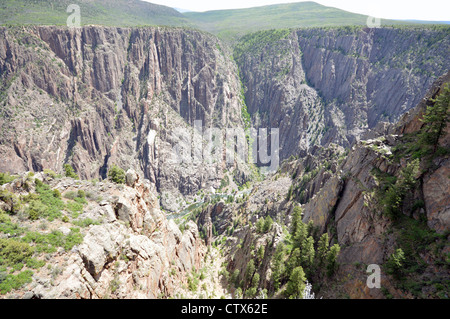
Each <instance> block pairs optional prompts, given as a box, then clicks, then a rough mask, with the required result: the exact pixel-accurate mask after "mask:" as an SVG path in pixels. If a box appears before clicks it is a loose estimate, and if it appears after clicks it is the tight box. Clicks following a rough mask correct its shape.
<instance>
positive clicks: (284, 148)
mask: <svg viewBox="0 0 450 319" xmlns="http://www.w3.org/2000/svg"><path fill="white" fill-rule="evenodd" d="M449 32H450V30H449V28H448V27H436V26H429V27H382V28H372V29H370V28H366V27H330V28H305V29H289V30H287V29H286V30H271V31H260V32H256V33H252V34H248V35H245V36H244V37H242V38H241V39H240V40H239V41H237V42H236V43H234V44H233V45H231V44H230V43H227V42H224V41H221V40H220V39H219V38H217V37H216V36H214V35H211V34H209V33H206V32H202V31H198V30H194V29H188V28H175V27H135V28H127V27H104V26H83V27H81V28H66V27H58V26H20V27H19V26H15V27H0V172H2V173H4V174H3V175H2V180H1V182H2V186H1V188H0V191H1V193H0V195H1V196H0V213H1V214H0V217H1V219H0V222H1V224H0V225H1V228H0V244H1V245H4V247H6V245H9V244H11V245H12V243H13V241H15V240H16V239H17V240H19V239H21V241H20V245H28V246H29V247H31V248H30V249H31V250H32V251H33V254H32V255H33V258H35V259H36V258H37V259H38V260H45V261H46V262H47V263H48V264H47V265H48V266H46V267H41V268H38V269H37V270H33V273H34V274H33V276H32V277H30V281H29V282H27V283H26V285H24V286H23V287H22V288H20V289H16V290H9V291H6V290H2V294H4V293H5V294H7V295H8V296H12V297H14V296H15V297H18V298H71V299H73V298H120V299H124V298H170V297H173V298H184V297H192V298H199V297H200V298H208V297H210V298H220V297H227V298H239V297H245V298H255V297H270V298H285V297H289V292H292V291H291V290H292V289H291V287H290V284H289V283H290V282H291V280H290V278H289V276H287V275H286V274H287V273H289V271H290V272H292V271H293V270H294V269H297V268H299V265H300V264H301V265H302V269H304V271H305V276H306V277H307V279H308V282H310V283H311V284H312V285H313V286H312V287H313V291H314V292H315V293H316V296H317V297H324V298H347V297H351V298H392V297H395V298H422V297H425V298H441V297H445V296H446V297H447V298H448V295H447V294H448V291H449V289H450V284H449V272H448V253H449V245H448V229H449V223H450V218H449V211H450V203H449V202H448V190H449V181H448V178H447V177H448V171H449V167H448V163H449V152H448V149H449V143H448V141H449V136H448V134H449V127H448V125H447V121H448V114H449V111H448V94H449V93H448V90H449V89H448V84H447V83H449V82H450V78H449V73H448V71H449V70H450V60H449V57H448V52H449V49H450V34H449ZM433 107H435V108H436V109H441V108H442V107H444V109H445V110H444V113H442V112H441V113H440V114H441V120H442V121H443V124H442V125H443V127H442V128H441V129H440V131H439V134H438V136H437V139H435V140H434V142H433V143H434V144H432V143H431V142H430V138H429V136H428V135H426V134H427V132H428V131H427V130H428V129H429V128H430V127H432V125H433V123H431V122H430V123H428V122H426V121H424V120H423V118H424V116H425V119H426V117H427V116H431V115H430V114H429V113H427V112H428V111H427V110H428V109H427V108H430V109H433ZM430 112H431V111H430ZM433 114H434V113H433ZM442 114H444V115H442ZM438 117H439V116H438ZM199 121H201V124H202V127H201V129H202V130H204V129H208V128H217V129H221V130H224V129H227V128H238V129H242V130H245V129H249V128H250V127H252V128H255V129H269V130H270V129H271V128H277V129H279V133H280V141H279V144H280V150H279V154H280V159H281V161H282V163H281V165H280V167H279V169H278V171H277V172H276V173H274V174H269V175H264V174H262V173H261V166H262V164H261V162H258V163H256V165H255V164H254V163H251V162H249V161H239V160H235V161H234V162H232V163H230V162H229V161H226V160H225V157H226V156H225V153H226V152H224V154H223V156H219V158H220V160H219V161H215V162H214V161H213V162H211V163H205V162H196V161H192V162H187V163H181V164H180V163H177V162H176V161H174V159H173V155H174V149H175V147H176V146H177V145H186V146H188V149H190V147H191V144H194V143H195V142H198V143H200V144H205V143H206V142H205V141H204V140H202V136H201V135H200V137H198V139H199V140H198V141H195V136H196V130H197V128H196V123H198V122H199ZM177 131H182V132H189V133H190V134H189V135H190V136H185V135H181V134H176V132H177ZM425 135H426V137H424V136H425ZM192 136H193V137H194V141H193V140H192V138H191V137H192ZM247 137H248V136H247ZM425 139H426V141H425ZM414 142H417V143H419V142H420V143H422V144H420V143H419V144H414ZM194 153H195V150H193V151H192V155H195V154H194ZM188 156H191V154H188ZM413 163H414V165H415V166H414V167H413V166H412V164H413ZM113 167H118V168H121V169H123V171H122V173H123V175H124V176H123V178H122V179H121V180H120V181H119V182H117V181H114V178H111V176H112V175H111V174H110V172H111V171H112V170H113ZM68 168H71V169H72V173H73V176H70V175H71V174H68V172H70V169H69V170H68ZM407 174H409V175H407ZM411 179H413V180H415V181H416V182H415V183H412V182H410V180H411ZM405 180H406V182H405ZM51 192H53V195H49V194H50V193H51ZM390 192H394V193H395V194H394V195H395V196H396V197H395V199H396V202H395V204H394V205H391V206H389V204H388V198H386V196H388V195H389V194H390ZM386 194H388V195H386ZM394 195H393V196H394ZM48 196H50V197H51V200H50V199H49V198H48ZM52 196H53V197H52ZM55 203H56V204H55ZM42 205H44V206H42ZM51 205H57V207H58V208H57V209H56V212H55V213H54V214H53V215H51V214H50V213H49V211H52V212H53V210H52V209H50V206H51ZM58 205H59V206H58ZM386 206H389V207H391V208H392V207H393V210H394V211H389V210H388V208H386ZM33 216H34V217H36V216H37V217H36V218H34V217H33ZM83 223H84V224H83ZM74 225H75V226H77V227H78V228H76V230H74V228H73V227H74ZM80 225H81V226H80ZM293 225H296V226H295V227H294V226H293ZM303 226H304V227H303ZM297 228H298V229H297ZM405 229H406V230H405ZM407 229H413V231H412V232H408V231H407ZM39 231H41V232H42V234H41V235H39V236H44V237H45V239H44V237H39V236H38V235H37V233H39ZM77 232H81V233H80V236H81V237H80V238H81V239H80V240H79V241H77V243H76V245H74V246H72V247H65V246H64V244H62V245H59V246H58V245H56V244H52V243H50V237H51V236H62V237H61V238H65V239H64V240H69V239H68V238H71V239H72V238H73V236H75V235H74V234H75V233H77ZM302 232H304V234H303V236H304V237H305V238H301V234H302ZM31 233H32V234H31ZM52 234H53V235H52ZM55 234H56V235H55ZM325 235H326V236H325ZM33 236H34V237H33ZM46 236H47V237H46ZM71 236H72V237H71ZM75 237H76V236H75ZM52 238H53V237H52ZM76 238H78V237H76ZM47 241H48V242H47ZM43 243H44V244H48V247H46V248H44V247H43V246H42V245H43ZM412 243H417V245H418V247H417V251H414V247H411V244H412ZM321 244H323V246H321ZM28 246H27V247H28ZM297 246H298V247H297ZM2 247H3V246H2ZM49 247H50V248H54V249H49ZM307 247H309V248H310V254H309V255H308V256H309V257H308V256H306V257H305V256H303V252H304V251H306V250H307ZM320 247H322V248H323V251H321V250H320ZM324 247H325V248H324ZM296 248H297V250H298V253H299V254H300V255H299V256H297V257H298V262H296V260H294V259H295V258H293V257H292V256H294V257H295V256H296V255H295V254H296ZM396 249H400V250H402V252H403V253H404V254H405V255H406V256H405V257H404V258H403V263H404V265H406V266H405V268H406V271H405V272H403V273H402V274H399V273H398V272H397V271H398V269H396V268H395V267H394V266H389V265H390V261H391V260H392V258H391V257H392V256H396V255H395V254H396ZM31 250H30V251H31ZM320 251H321V252H320ZM30 256H31V255H30ZM30 256H27V257H23V260H21V262H23V263H25V264H26V265H27V266H26V267H28V263H26V260H28V259H27V258H30ZM333 256H334V257H335V258H334V259H333ZM0 257H1V258H0V260H7V259H8V258H9V257H8V256H6V255H5V256H3V255H0ZM211 263H214V265H215V266H216V267H209V266H210V264H211ZM5 264H7V263H6V262H5ZM30 264H31V263H30ZM281 264H286V267H287V269H288V270H289V271H288V270H285V269H284V268H283V269H282V267H281ZM370 264H377V265H382V266H383V267H384V266H386V267H387V268H383V271H385V272H386V276H384V275H383V280H382V287H383V288H382V289H369V288H367V286H366V279H367V272H366V269H367V265H370ZM249 265H253V268H252V267H250V266H249ZM22 266H23V264H22ZM7 267H12V266H11V265H9V264H8V266H7ZM283 267H284V266H283ZM289 267H291V268H289ZM28 268H30V269H33V268H32V267H31V266H30V267H28ZM8 269H9V268H8ZM313 269H314V270H316V271H314V270H313ZM319 269H320V271H319ZM302 271H303V270H302ZM0 273H1V274H2V276H3V277H4V276H9V275H6V273H5V275H3V273H4V271H3V270H2V271H1V272H0ZM3 277H0V278H3ZM399 277H401V278H402V279H401V280H400V279H399ZM5 278H6V277H5ZM2 282H6V281H5V280H3V279H2ZM413 282H415V283H416V284H413ZM180 287H183V288H180ZM5 291H6V292H5ZM286 294H288V295H286ZM290 296H295V294H294V293H293V292H292V293H291V294H290Z"/></svg>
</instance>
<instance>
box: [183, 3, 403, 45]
mask: <svg viewBox="0 0 450 319" xmlns="http://www.w3.org/2000/svg"><path fill="white" fill-rule="evenodd" d="M184 15H185V16H186V17H188V18H189V19H190V20H192V22H193V23H195V24H196V25H198V26H199V27H200V28H201V29H203V30H205V31H209V32H211V33H214V34H216V35H218V36H219V37H221V38H223V39H226V40H230V39H233V38H237V37H240V36H242V35H244V34H246V33H249V32H255V31H259V30H267V29H279V28H300V27H326V26H344V25H346V26H347V25H365V24H366V23H367V18H368V17H367V16H365V15H361V14H355V13H350V12H347V11H343V10H340V9H336V8H331V7H326V6H322V5H320V4H317V3H315V2H300V3H290V4H279V5H270V6H263V7H256V8H250V9H237V10H219V11H208V12H187V13H184ZM407 23H408V22H405V21H394V20H382V24H389V25H392V24H407ZM409 24H411V22H409Z"/></svg>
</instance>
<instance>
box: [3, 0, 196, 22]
mask: <svg viewBox="0 0 450 319" xmlns="http://www.w3.org/2000/svg"><path fill="white" fill-rule="evenodd" d="M70 4H77V5H79V6H80V9H81V24H82V25H89V24H95V25H104V26H139V25H166V26H191V24H190V22H189V20H188V19H187V18H186V17H185V16H183V15H182V14H181V13H180V12H178V11H177V10H175V9H173V8H169V7H166V6H162V5H157V4H153V3H149V2H145V1H140V0H58V1H54V0H1V1H0V24H1V25H7V24H8V25H28V24H37V25H65V24H66V21H67V18H68V16H69V15H70V13H67V12H66V10H67V7H68V6H69V5H70Z"/></svg>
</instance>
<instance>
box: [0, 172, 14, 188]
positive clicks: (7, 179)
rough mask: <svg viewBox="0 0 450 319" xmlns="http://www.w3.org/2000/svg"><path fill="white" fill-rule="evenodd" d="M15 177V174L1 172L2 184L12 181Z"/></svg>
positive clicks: (0, 180) (0, 181)
mask: <svg viewBox="0 0 450 319" xmlns="http://www.w3.org/2000/svg"><path fill="white" fill-rule="evenodd" d="M14 179H15V177H14V176H11V175H9V174H8V173H0V186H1V185H4V184H7V183H10V182H12V181H13V180H14Z"/></svg>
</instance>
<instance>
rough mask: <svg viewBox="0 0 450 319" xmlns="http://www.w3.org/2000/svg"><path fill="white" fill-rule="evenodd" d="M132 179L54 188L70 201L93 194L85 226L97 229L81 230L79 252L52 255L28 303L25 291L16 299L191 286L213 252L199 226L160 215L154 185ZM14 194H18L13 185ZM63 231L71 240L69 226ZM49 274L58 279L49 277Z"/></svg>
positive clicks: (165, 291)
mask: <svg viewBox="0 0 450 319" xmlns="http://www.w3.org/2000/svg"><path fill="white" fill-rule="evenodd" d="M126 176H127V184H126V185H116V184H111V183H109V182H102V183H98V184H96V185H92V184H91V183H89V182H76V181H74V180H72V179H62V180H61V179H56V180H53V181H52V182H51V185H52V188H53V189H57V190H59V191H60V192H61V193H62V194H63V196H65V195H64V194H67V193H70V192H72V191H74V190H75V191H79V190H83V191H84V192H85V193H86V194H88V196H89V197H88V198H90V199H89V200H88V204H87V205H86V206H85V207H84V210H83V212H82V213H81V215H80V216H79V217H78V220H80V221H82V220H86V219H89V220H91V221H96V224H94V225H91V226H90V227H88V228H83V229H82V234H83V235H84V237H83V241H82V243H81V244H80V245H78V246H75V247H74V248H73V249H72V250H71V251H63V250H59V251H58V252H57V253H55V254H54V255H52V257H51V259H52V261H51V263H49V265H48V267H46V269H41V270H40V271H36V273H35V274H34V276H33V281H32V283H31V284H30V285H28V286H27V288H26V289H27V290H28V291H29V293H28V294H27V296H25V295H23V293H24V291H21V290H19V291H16V292H14V294H15V296H16V297H20V296H22V295H23V296H22V297H27V298H28V297H30V298H42V299H61V298H68V299H78V298H82V299H102V298H120V299H130V298H131V299H136V298H138V299H140V298H145V299H148V298H151V299H152V298H160V297H163V296H164V297H170V296H174V294H175V290H176V288H177V287H178V286H179V285H181V284H183V283H185V282H186V280H187V276H188V275H189V274H190V272H191V271H192V269H199V268H200V265H201V262H202V260H203V257H204V255H205V254H206V247H205V245H204V243H203V240H201V239H200V236H199V232H198V229H197V225H196V224H195V223H193V222H190V223H188V224H187V225H186V227H185V230H184V231H183V232H181V231H180V229H179V228H178V226H177V224H175V222H174V221H173V220H171V221H168V220H167V219H166V217H165V215H164V213H163V212H162V211H161V210H160V208H159V203H158V200H157V198H156V196H155V195H154V194H155V193H154V191H155V186H154V185H151V184H150V183H149V181H147V180H142V179H141V177H140V176H139V175H138V174H136V173H135V172H134V171H131V170H130V171H128V172H127V174H126ZM35 178H40V177H39V176H36V177H35ZM7 188H8V189H11V188H10V187H9V186H8V185H7ZM11 190H12V189H11ZM58 223H61V222H60V221H59V222H53V223H51V224H50V227H51V228H54V227H58ZM59 229H60V230H61V231H62V230H67V231H68V232H69V233H70V229H68V226H67V224H64V225H63V226H61V227H60V228H59ZM47 269H55V270H59V272H58V273H57V274H53V273H52V274H51V275H49V274H48V273H47ZM50 282H51V283H50ZM24 289H25V288H24Z"/></svg>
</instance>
